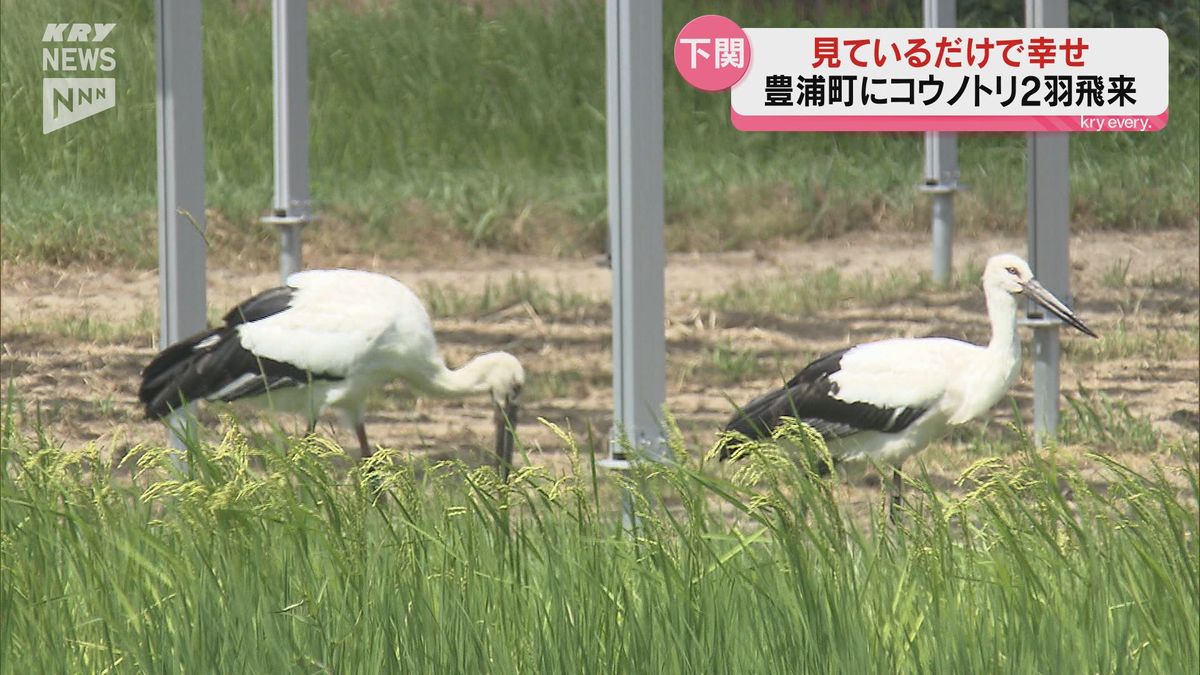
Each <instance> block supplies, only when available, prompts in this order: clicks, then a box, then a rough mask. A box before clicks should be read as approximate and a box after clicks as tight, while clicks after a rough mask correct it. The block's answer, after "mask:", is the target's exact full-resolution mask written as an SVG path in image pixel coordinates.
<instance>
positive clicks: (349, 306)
mask: <svg viewBox="0 0 1200 675" xmlns="http://www.w3.org/2000/svg"><path fill="white" fill-rule="evenodd" d="M288 286H290V287H292V288H294V289H295V295H294V296H293V299H292V301H291V304H290V306H289V308H288V310H287V311H284V312H280V313H278V314H275V315H272V316H269V317H266V318H265V319H260V320H258V321H252V322H249V323H244V324H241V325H239V326H237V332H238V336H239V338H240V339H241V343H242V347H244V348H245V349H247V350H249V351H250V352H252V353H253V354H255V355H256V356H260V357H265V358H269V359H274V360H276V361H281V362H284V363H289V364H291V365H294V366H296V367H298V368H301V369H303V370H308V371H311V372H314V373H326V374H333V375H337V376H339V377H340V379H338V380H314V381H313V382H311V383H309V384H304V385H301V386H298V387H289V388H287V389H278V390H274V391H268V392H266V393H264V394H262V395H260V396H257V397H254V398H252V399H250V400H251V401H253V402H255V403H258V404H260V405H266V406H269V407H271V408H272V409H276V410H284V411H291V412H297V413H302V414H305V415H308V416H310V417H313V416H315V415H316V414H318V413H319V412H320V411H321V410H323V409H325V408H330V409H332V410H335V411H337V412H339V413H340V414H341V415H342V416H344V417H345V418H346V420H347V421H350V422H352V423H353V422H357V421H358V420H359V418H360V417H361V411H362V406H363V402H364V400H365V398H366V396H367V394H368V393H370V392H371V391H373V390H375V389H377V388H379V387H380V386H382V385H383V384H385V383H387V382H389V381H391V380H394V379H396V378H402V379H404V380H406V381H407V382H409V383H410V384H412V385H414V386H416V387H419V388H421V389H422V390H433V389H436V385H433V384H431V383H432V382H433V381H435V380H436V379H437V378H436V374H437V373H438V372H439V371H441V370H445V369H446V366H445V363H444V362H443V360H442V357H441V355H440V354H439V353H438V345H437V340H436V338H435V337H434V333H433V324H432V322H430V320H429V314H428V313H427V312H426V311H425V307H424V305H422V304H421V301H420V299H418V298H417V296H416V294H414V293H413V292H412V291H411V290H410V289H409V288H408V287H407V286H405V285H404V284H402V283H400V282H399V281H396V280H395V279H392V278H390V277H387V276H383V275H380V274H373V273H369V272H360V271H358V270H315V271H310V272H298V273H296V274H293V275H291V276H289V277H288ZM213 398H220V397H219V396H215V395H214V396H213Z"/></svg>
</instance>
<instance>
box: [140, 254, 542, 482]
mask: <svg viewBox="0 0 1200 675" xmlns="http://www.w3.org/2000/svg"><path fill="white" fill-rule="evenodd" d="M397 378H399V379H402V380H404V381H405V382H407V383H408V384H409V385H410V386H412V387H413V388H414V389H416V390H418V391H420V392H423V393H427V394H431V395H434V396H443V397H463V396H468V395H471V394H488V395H490V396H491V398H492V403H493V404H495V408H496V410H495V423H496V455H497V458H498V460H499V462H500V467H501V471H502V472H504V473H507V469H508V467H509V466H510V465H511V463H512V453H513V448H514V445H515V442H516V439H515V430H516V424H517V404H518V397H519V396H520V393H521V387H522V385H523V384H524V382H525V371H524V370H523V369H522V368H521V363H520V361H518V360H517V358H516V357H514V356H513V355H512V354H508V353H506V352H492V353H488V354H482V355H480V356H477V357H475V358H474V359H472V360H471V361H470V362H468V363H467V364H466V365H465V366H463V367H462V368H459V369H457V370H452V369H450V368H447V367H446V363H445V361H443V360H442V357H441V355H440V354H439V353H438V346H437V339H436V338H435V337H434V334H433V326H432V324H431V323H430V321H429V315H428V314H427V313H426V311H425V307H424V306H423V305H422V304H421V301H420V300H419V299H418V298H417V296H416V295H415V294H414V293H413V292H412V291H411V290H409V288H408V287H407V286H405V285H404V284H402V283H400V282H399V281H396V280H395V279H392V278H391V277H388V276H384V275H382V274H375V273H372V272H362V271H358V270H309V271H305V272H298V273H296V274H293V275H291V276H289V277H288V279H287V285H286V286H282V287H279V288H273V289H271V290H268V291H263V292H262V293H259V294H258V295H256V296H254V297H252V298H250V299H249V300H246V301H245V302H242V303H241V304H239V305H238V306H237V307H234V308H233V309H232V310H230V312H229V313H228V314H226V315H225V319H224V325H222V326H218V327H217V328H213V329H210V330H206V331H203V332H201V333H198V334H196V335H193V336H192V337H190V338H187V339H186V340H183V341H181V342H178V343H176V344H174V345H171V346H170V347H167V348H166V349H164V350H163V351H162V352H160V353H159V354H158V356H156V357H155V358H154V360H153V361H151V362H150V365H148V366H146V369H145V370H144V371H143V372H142V384H141V389H140V390H139V391H138V398H139V399H140V400H141V402H142V404H143V405H145V408H146V415H147V416H148V417H150V418H165V417H167V416H168V415H170V414H171V413H172V411H174V410H175V409H178V408H181V407H182V406H184V405H186V404H187V403H188V402H191V401H198V400H201V399H203V400H208V401H214V400H220V401H233V400H235V399H243V398H248V399H252V400H255V401H256V402H258V403H260V404H265V405H267V406H268V407H270V408H271V409H273V410H281V411H290V412H297V413H301V414H303V415H305V416H306V417H307V419H308V423H309V431H310V433H311V432H312V431H313V429H315V426H316V421H317V416H318V415H319V414H320V413H321V411H322V410H325V409H331V410H333V411H335V412H336V413H338V415H339V416H340V417H341V419H342V420H343V421H344V422H345V423H346V424H347V425H348V426H351V427H353V428H354V432H355V434H356V435H357V437H358V443H359V446H360V449H361V451H362V455H363V457H367V456H369V455H370V454H371V453H372V449H371V446H370V444H369V443H368V442H367V432H366V429H365V427H364V426H363V405H364V403H365V401H366V398H367V395H368V394H369V393H370V392H371V391H373V390H375V389H377V388H379V387H380V386H381V385H383V384H384V383H386V382H389V381H391V380H394V379H397Z"/></svg>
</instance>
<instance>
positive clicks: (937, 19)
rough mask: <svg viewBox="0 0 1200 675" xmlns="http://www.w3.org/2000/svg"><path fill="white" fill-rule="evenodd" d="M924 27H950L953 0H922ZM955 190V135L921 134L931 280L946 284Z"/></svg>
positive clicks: (950, 266) (950, 268) (950, 261)
mask: <svg viewBox="0 0 1200 675" xmlns="http://www.w3.org/2000/svg"><path fill="white" fill-rule="evenodd" d="M923 11H924V15H925V27H926V28H953V27H954V26H955V24H956V22H957V19H956V17H955V0H924V8H923ZM956 190H958V134H955V133H952V132H941V131H927V132H925V183H924V185H922V186H921V191H922V192H926V193H928V194H929V195H930V196H931V197H932V198H933V204H932V212H933V274H932V276H933V281H934V283H937V284H943V285H944V284H948V283H950V276H951V274H952V273H953V270H954V257H953V243H954V193H955V191H956Z"/></svg>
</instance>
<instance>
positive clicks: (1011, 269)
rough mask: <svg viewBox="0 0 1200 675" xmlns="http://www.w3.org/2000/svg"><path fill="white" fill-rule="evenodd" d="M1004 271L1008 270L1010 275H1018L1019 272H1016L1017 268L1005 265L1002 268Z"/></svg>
mask: <svg viewBox="0 0 1200 675" xmlns="http://www.w3.org/2000/svg"><path fill="white" fill-rule="evenodd" d="M1004 271H1005V272H1008V273H1009V274H1011V275H1013V276H1019V275H1020V273H1019V272H1017V268H1015V267H1005V268H1004Z"/></svg>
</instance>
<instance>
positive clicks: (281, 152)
mask: <svg viewBox="0 0 1200 675" xmlns="http://www.w3.org/2000/svg"><path fill="white" fill-rule="evenodd" d="M271 47H272V54H273V58H272V62H273V64H274V84H275V86H274V89H275V201H274V203H273V205H272V212H271V215H269V216H267V217H265V218H263V222H265V223H270V224H274V225H278V226H279V235H280V247H279V273H280V275H281V276H282V277H283V279H284V280H285V281H286V280H287V278H288V275H289V274H292V273H293V272H298V271H300V270H301V269H302V268H303V267H304V262H303V259H302V257H301V252H300V232H301V229H302V228H303V227H304V225H305V224H306V223H308V222H309V221H310V220H311V219H312V202H311V199H310V197H309V193H308V2H307V0H274V5H273V7H272V12H271Z"/></svg>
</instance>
